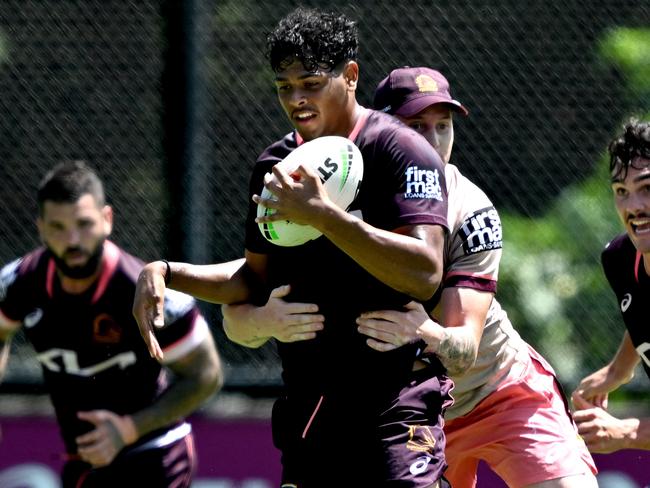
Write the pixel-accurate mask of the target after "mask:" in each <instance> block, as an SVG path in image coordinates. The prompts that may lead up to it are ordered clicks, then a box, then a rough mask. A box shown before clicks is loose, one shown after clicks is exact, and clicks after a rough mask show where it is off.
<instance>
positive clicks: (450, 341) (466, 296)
mask: <svg viewBox="0 0 650 488" xmlns="http://www.w3.org/2000/svg"><path fill="white" fill-rule="evenodd" d="M493 298H494V295H493V294H492V293H489V292H486V291H481V290H476V289H473V288H464V287H449V288H445V289H444V290H443V292H442V297H441V299H440V302H439V304H438V306H437V307H436V310H435V311H434V316H435V317H437V318H438V322H435V321H434V320H430V321H428V322H427V323H426V324H425V325H423V326H422V328H421V330H420V331H419V334H420V336H421V337H422V339H424V341H425V342H426V343H427V348H426V350H425V352H427V353H432V354H436V355H437V356H438V357H439V358H440V361H441V362H442V364H443V365H444V366H445V367H446V368H447V371H448V372H449V374H450V375H451V376H455V375H460V374H463V373H464V372H465V371H467V370H468V369H469V368H471V367H472V366H473V365H474V362H475V361H476V356H477V354H478V348H479V344H480V342H481V336H482V335H483V328H484V327H485V319H486V317H487V314H488V311H489V309H490V304H491V303H492V299H493Z"/></svg>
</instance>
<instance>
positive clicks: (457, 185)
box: [445, 163, 493, 207]
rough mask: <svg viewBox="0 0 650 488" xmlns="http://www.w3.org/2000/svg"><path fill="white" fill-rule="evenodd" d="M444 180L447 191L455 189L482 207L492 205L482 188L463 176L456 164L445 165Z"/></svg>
mask: <svg viewBox="0 0 650 488" xmlns="http://www.w3.org/2000/svg"><path fill="white" fill-rule="evenodd" d="M445 181H446V183H447V190H448V191H449V193H451V192H452V191H453V190H455V191H457V192H459V193H460V194H461V195H463V198H464V199H465V198H467V197H471V199H472V200H474V201H477V202H479V205H481V206H483V207H486V206H493V205H492V201H491V200H490V198H489V197H488V196H487V194H486V193H485V192H484V191H483V189H482V188H481V187H479V186H478V185H477V184H476V183H474V182H473V181H472V180H471V179H470V178H468V177H467V176H465V175H464V174H463V173H462V172H461V171H460V169H458V167H457V166H456V165H454V164H451V163H448V164H446V165H445Z"/></svg>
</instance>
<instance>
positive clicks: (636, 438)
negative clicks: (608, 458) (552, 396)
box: [573, 397, 650, 453]
mask: <svg viewBox="0 0 650 488" xmlns="http://www.w3.org/2000/svg"><path fill="white" fill-rule="evenodd" d="M573 400H574V406H575V407H576V408H577V409H578V410H577V411H576V412H574V414H573V420H574V421H575V423H576V425H577V427H578V433H579V434H580V436H581V437H582V438H583V439H584V441H585V443H586V444H587V447H588V448H589V450H590V451H591V452H596V453H609V452H614V451H618V450H620V449H644V450H650V418H648V417H646V418H626V419H618V418H616V417H614V416H613V415H611V414H610V413H608V412H607V410H605V409H603V408H600V407H596V406H594V405H593V404H591V403H589V402H586V401H585V400H583V399H582V398H581V397H574V399H573Z"/></svg>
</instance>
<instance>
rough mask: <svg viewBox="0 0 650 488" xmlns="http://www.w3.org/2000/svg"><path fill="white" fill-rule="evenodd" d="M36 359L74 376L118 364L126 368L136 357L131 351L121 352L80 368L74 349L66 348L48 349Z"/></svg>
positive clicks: (51, 369)
mask: <svg viewBox="0 0 650 488" xmlns="http://www.w3.org/2000/svg"><path fill="white" fill-rule="evenodd" d="M38 360H39V361H40V362H41V364H42V365H43V367H45V368H47V369H49V370H50V371H54V372H55V373H60V372H64V373H67V374H73V375H76V376H85V377H88V376H93V375H95V374H97V373H99V372H100V371H104V370H106V369H109V368H112V367H113V366H118V367H119V368H120V369H126V368H128V367H129V366H131V365H132V364H135V362H136V357H135V353H134V352H133V351H128V352H123V353H121V354H118V355H116V356H113V357H112V358H109V359H107V360H106V361H102V362H101V363H97V364H94V365H92V366H88V367H85V368H82V367H80V366H79V358H78V357H77V353H76V352H75V351H70V350H68V349H59V348H55V349H50V350H48V351H45V352H42V353H41V354H39V355H38Z"/></svg>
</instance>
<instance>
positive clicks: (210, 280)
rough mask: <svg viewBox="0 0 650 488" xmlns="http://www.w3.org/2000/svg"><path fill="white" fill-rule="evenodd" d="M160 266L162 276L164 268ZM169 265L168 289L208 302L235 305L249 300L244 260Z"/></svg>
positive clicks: (174, 263)
mask: <svg viewBox="0 0 650 488" xmlns="http://www.w3.org/2000/svg"><path fill="white" fill-rule="evenodd" d="M160 264H161V266H162V267H163V268H162V272H163V273H164V272H165V271H166V270H165V269H164V267H165V265H164V263H160ZM169 266H170V271H171V279H170V280H169V283H168V286H169V288H172V289H174V290H178V291H181V292H184V293H187V294H189V295H192V296H194V297H196V298H198V299H200V300H204V301H207V302H211V303H235V302H242V301H246V300H247V299H249V296H250V295H249V288H248V285H247V281H246V279H245V274H246V268H245V260H244V259H243V258H242V259H238V260H235V261H230V262H226V263H218V264H206V265H197V264H189V263H179V262H170V263H169Z"/></svg>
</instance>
